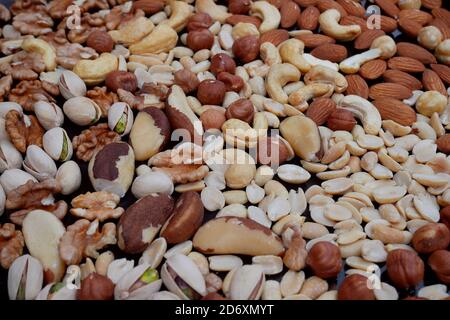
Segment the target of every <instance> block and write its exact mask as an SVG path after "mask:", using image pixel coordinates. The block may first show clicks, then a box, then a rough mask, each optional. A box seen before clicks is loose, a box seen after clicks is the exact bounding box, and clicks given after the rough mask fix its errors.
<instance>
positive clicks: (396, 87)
mask: <svg viewBox="0 0 450 320" xmlns="http://www.w3.org/2000/svg"><path fill="white" fill-rule="evenodd" d="M411 96H412V91H411V89H409V88H407V87H405V86H403V85H401V84H398V83H389V82H386V83H377V84H374V85H373V86H371V87H370V90H369V97H370V98H372V99H380V98H396V99H399V100H403V99H408V98H409V97H411Z"/></svg>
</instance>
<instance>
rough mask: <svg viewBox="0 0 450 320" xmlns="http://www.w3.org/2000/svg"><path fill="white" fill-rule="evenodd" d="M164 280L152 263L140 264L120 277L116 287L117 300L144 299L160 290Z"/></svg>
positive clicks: (115, 295)
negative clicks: (160, 277)
mask: <svg viewBox="0 0 450 320" xmlns="http://www.w3.org/2000/svg"><path fill="white" fill-rule="evenodd" d="M161 284H162V281H161V280H160V279H159V273H158V271H157V270H156V269H154V268H152V267H151V266H150V265H148V264H146V263H144V264H141V265H138V266H137V267H135V268H134V269H132V270H131V271H129V272H127V273H126V274H125V275H123V276H122V278H120V280H119V282H117V284H116V287H115V288H114V297H115V299H116V300H144V299H149V298H150V296H151V295H152V294H153V293H155V292H158V291H159V289H160V288H161Z"/></svg>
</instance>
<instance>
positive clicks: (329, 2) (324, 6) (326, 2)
mask: <svg viewBox="0 0 450 320" xmlns="http://www.w3.org/2000/svg"><path fill="white" fill-rule="evenodd" d="M316 7H317V9H319V10H320V12H324V11H326V10H328V9H336V10H337V11H339V13H340V14H341V17H345V16H347V11H345V9H344V8H343V7H342V6H341V5H340V4H339V3H337V2H336V1H334V0H317V2H316Z"/></svg>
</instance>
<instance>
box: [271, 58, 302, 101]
mask: <svg viewBox="0 0 450 320" xmlns="http://www.w3.org/2000/svg"><path fill="white" fill-rule="evenodd" d="M299 79H300V71H298V69H297V68H296V67H294V66H293V65H292V64H289V63H279V64H274V65H273V66H272V67H270V70H269V73H268V75H267V78H266V90H267V93H268V94H269V96H270V97H271V98H272V99H274V100H275V101H277V102H279V103H287V102H288V95H287V94H286V93H285V92H284V91H283V86H284V85H285V84H286V83H288V82H292V81H298V80H299Z"/></svg>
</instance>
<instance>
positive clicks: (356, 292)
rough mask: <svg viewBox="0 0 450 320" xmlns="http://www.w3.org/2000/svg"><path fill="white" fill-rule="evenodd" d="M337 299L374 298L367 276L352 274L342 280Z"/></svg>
mask: <svg viewBox="0 0 450 320" xmlns="http://www.w3.org/2000/svg"><path fill="white" fill-rule="evenodd" d="M338 300H375V294H374V293H373V290H372V289H371V288H370V286H369V282H368V279H367V277H365V276H363V275H360V274H352V275H349V276H347V277H346V278H345V279H344V281H342V283H341V285H340V286H339V290H338Z"/></svg>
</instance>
